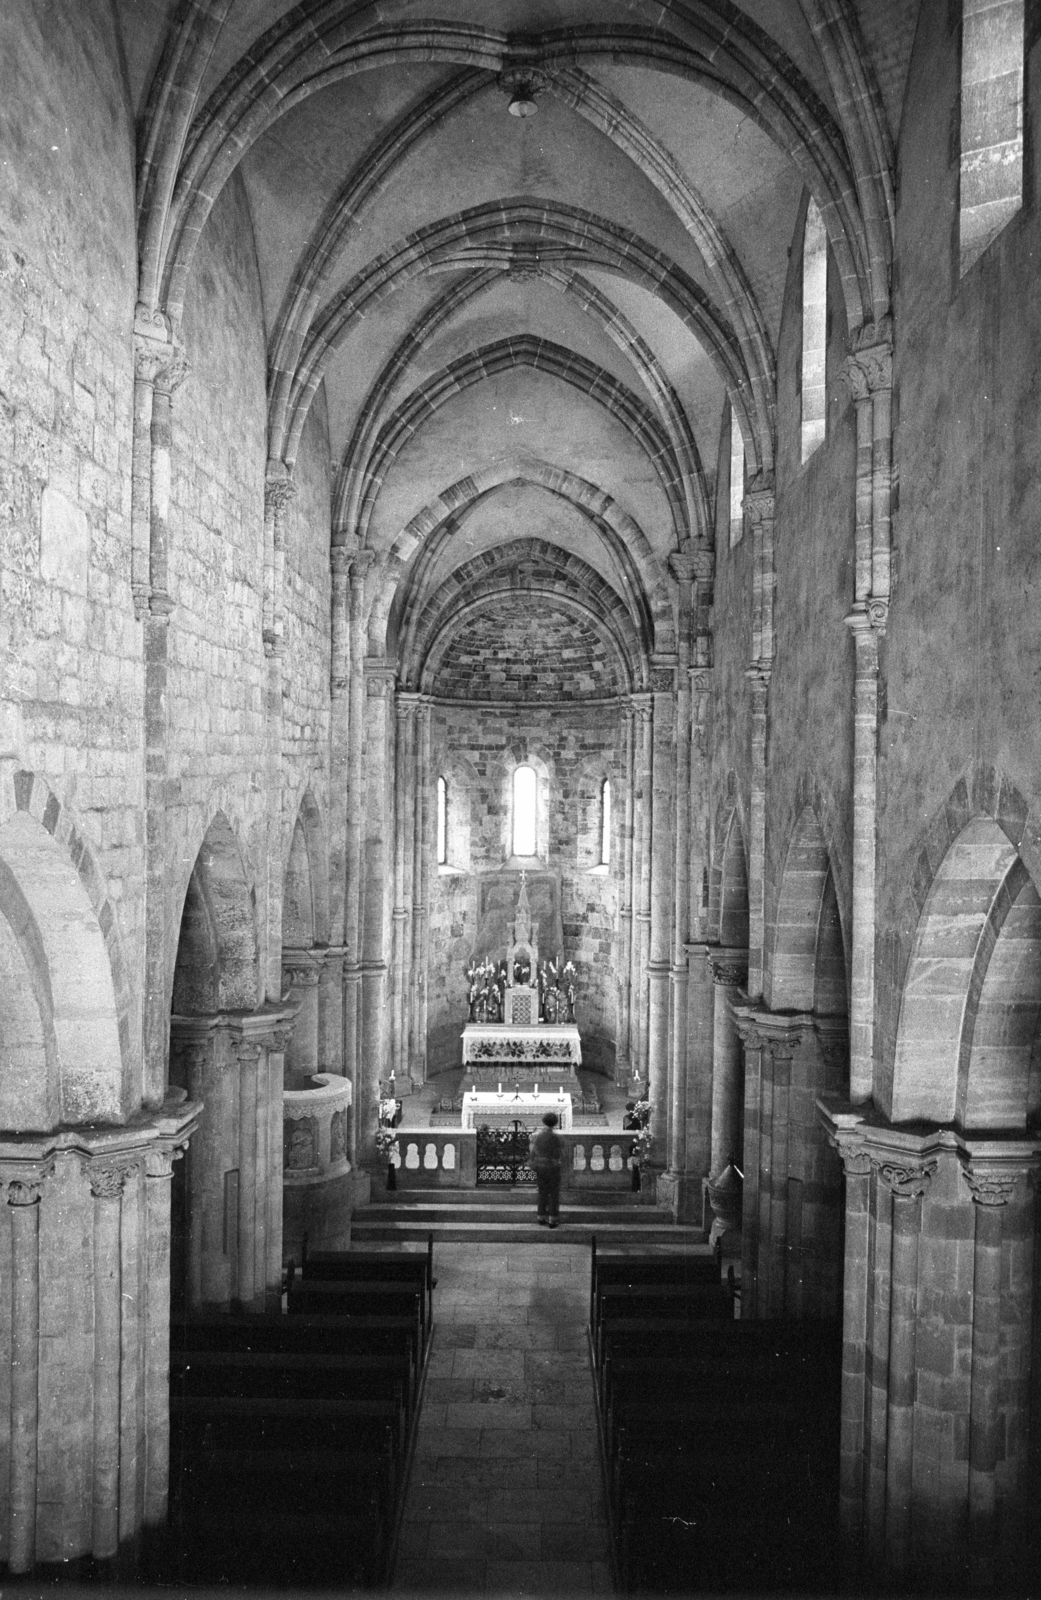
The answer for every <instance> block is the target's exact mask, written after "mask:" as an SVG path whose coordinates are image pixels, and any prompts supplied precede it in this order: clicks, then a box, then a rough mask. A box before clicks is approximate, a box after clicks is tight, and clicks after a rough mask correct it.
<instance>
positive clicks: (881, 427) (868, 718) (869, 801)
mask: <svg viewBox="0 0 1041 1600" xmlns="http://www.w3.org/2000/svg"><path fill="white" fill-rule="evenodd" d="M844 376H845V379H846V382H847V384H848V386H849V388H850V391H851V393H852V396H853V405H854V410H855V413H856V429H857V467H856V474H857V476H856V526H855V534H854V598H853V609H852V612H851V613H850V615H849V616H848V617H847V618H846V623H847V626H848V627H849V629H850V631H851V633H852V634H853V640H854V645H855V650H856V666H855V681H854V691H853V692H854V734H853V925H852V937H851V946H852V948H851V956H852V963H851V986H850V1047H851V1048H850V1096H851V1098H852V1099H853V1101H854V1102H861V1101H866V1100H868V1099H870V1097H871V1093H872V1087H873V1076H874V1015H875V875H876V831H877V782H878V778H877V764H878V750H877V745H878V676H879V641H880V640H881V639H882V637H883V636H884V635H885V631H886V623H887V620H888V614H889V600H890V563H891V555H890V551H891V544H892V450H893V446H892V390H893V351H892V329H891V327H890V326H889V323H888V320H885V321H883V322H881V323H878V324H875V323H871V324H868V325H867V326H865V327H864V328H861V329H860V331H859V333H858V334H857V336H856V338H855V341H854V350H853V352H852V354H851V355H850V356H849V357H848V358H847V360H846V364H845V368H844Z"/></svg>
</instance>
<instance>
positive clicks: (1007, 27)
mask: <svg viewBox="0 0 1041 1600" xmlns="http://www.w3.org/2000/svg"><path fill="white" fill-rule="evenodd" d="M1023 20H1024V6H1023V0H964V4H963V9H962V35H961V165H960V172H959V195H958V204H959V216H958V236H959V237H958V243H959V256H960V261H959V268H960V273H961V274H964V273H966V272H968V270H969V268H970V267H971V266H972V264H973V262H974V261H976V260H978V259H979V257H980V256H981V255H982V254H983V252H984V250H986V248H987V246H988V245H989V244H990V242H991V240H993V239H996V238H997V236H998V234H999V233H1000V232H1001V230H1002V228H1003V227H1004V226H1005V224H1006V223H1007V222H1009V221H1010V219H1011V218H1012V217H1014V216H1015V214H1016V212H1017V211H1018V210H1019V209H1020V207H1021V206H1022V204H1023V53H1024V27H1023Z"/></svg>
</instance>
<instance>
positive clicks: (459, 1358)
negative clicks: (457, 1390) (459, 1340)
mask: <svg viewBox="0 0 1041 1600" xmlns="http://www.w3.org/2000/svg"><path fill="white" fill-rule="evenodd" d="M527 1371H528V1366H527V1361H526V1359H525V1352H524V1351H523V1350H456V1351H455V1352H454V1353H453V1359H452V1376H453V1377H454V1378H470V1379H473V1378H482V1379H485V1380H486V1381H488V1382H492V1383H508V1384H520V1383H523V1382H524V1379H525V1376H526V1375H527Z"/></svg>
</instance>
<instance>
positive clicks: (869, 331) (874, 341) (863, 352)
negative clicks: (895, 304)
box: [842, 318, 893, 400]
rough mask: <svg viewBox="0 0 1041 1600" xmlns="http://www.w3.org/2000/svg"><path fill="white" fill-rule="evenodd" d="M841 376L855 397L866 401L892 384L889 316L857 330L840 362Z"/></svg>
mask: <svg viewBox="0 0 1041 1600" xmlns="http://www.w3.org/2000/svg"><path fill="white" fill-rule="evenodd" d="M842 376H843V379H844V381H845V383H846V385H847V387H848V389H849V391H850V394H851V395H852V396H853V399H854V400H867V399H869V398H870V396H871V395H873V394H878V393H879V392H880V391H882V390H885V389H891V388H892V387H893V330H892V326H891V324H890V323H889V319H888V318H884V319H883V320H882V321H881V322H878V323H874V322H869V323H866V324H865V325H864V327H862V328H861V329H860V332H859V333H858V334H857V337H856V339H855V341H854V348H853V350H852V351H851V352H850V354H849V355H848V356H847V357H846V359H845V361H844V362H843V365H842Z"/></svg>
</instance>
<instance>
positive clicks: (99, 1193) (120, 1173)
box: [85, 1161, 140, 1200]
mask: <svg viewBox="0 0 1041 1600" xmlns="http://www.w3.org/2000/svg"><path fill="white" fill-rule="evenodd" d="M85 1165H86V1168H87V1182H88V1183H89V1184H90V1192H91V1194H92V1195H93V1196H94V1198H95V1200H118V1199H119V1197H120V1195H121V1194H122V1193H123V1190H124V1188H125V1187H126V1181H127V1179H128V1178H129V1177H130V1176H131V1174H132V1173H134V1172H137V1171H138V1170H139V1168H140V1163H139V1162H137V1161H119V1162H112V1163H110V1164H106V1165H100V1164H99V1163H98V1162H97V1161H88V1162H86V1163H85Z"/></svg>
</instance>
